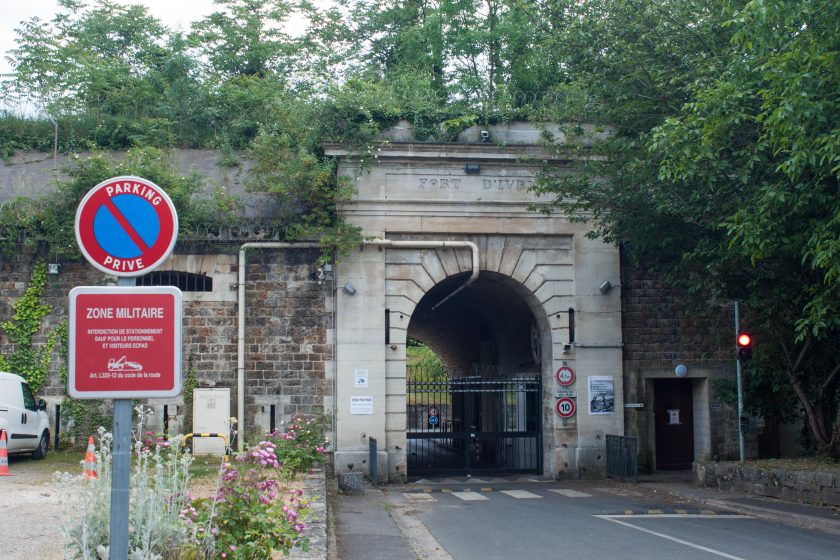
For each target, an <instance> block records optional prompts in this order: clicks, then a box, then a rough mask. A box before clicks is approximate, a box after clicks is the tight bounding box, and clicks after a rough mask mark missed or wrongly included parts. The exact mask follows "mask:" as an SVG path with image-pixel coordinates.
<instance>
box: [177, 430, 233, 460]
mask: <svg viewBox="0 0 840 560" xmlns="http://www.w3.org/2000/svg"><path fill="white" fill-rule="evenodd" d="M197 437H217V438H222V440H223V441H224V442H225V461H230V444H229V443H228V438H227V436H226V435H225V434H217V433H212V432H209V433H208V432H204V433H202V432H191V433H189V434H184V442H183V443H182V444H181V445H182V446H183V447H187V446H188V445H189V444H190V439H192V438H197Z"/></svg>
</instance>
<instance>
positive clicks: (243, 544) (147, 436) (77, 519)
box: [57, 407, 327, 560]
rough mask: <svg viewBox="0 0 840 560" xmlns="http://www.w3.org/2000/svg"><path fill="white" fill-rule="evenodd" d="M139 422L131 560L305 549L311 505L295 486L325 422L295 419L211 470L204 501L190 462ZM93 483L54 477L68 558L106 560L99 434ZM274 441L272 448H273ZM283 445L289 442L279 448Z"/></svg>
mask: <svg viewBox="0 0 840 560" xmlns="http://www.w3.org/2000/svg"><path fill="white" fill-rule="evenodd" d="M136 412H137V415H138V418H139V419H138V423H137V427H136V433H135V441H134V447H133V467H132V472H131V479H130V506H131V507H130V512H129V556H128V558H130V559H135V558H136V559H141V558H142V559H158V560H164V559H166V560H168V559H172V560H174V559H178V558H191V559H193V560H202V559H208V560H209V559H212V558H228V559H231V560H233V559H237V558H242V559H248V560H253V559H266V560H269V559H271V558H274V557H275V555H276V554H277V553H278V552H282V553H284V554H285V553H288V552H289V550H291V549H292V548H294V547H302V548H304V549H306V548H307V547H308V540H307V538H306V535H305V529H306V522H307V517H308V515H309V508H308V498H307V497H305V496H304V495H303V492H302V491H301V490H300V489H299V488H295V487H294V486H293V485H292V484H291V481H293V480H294V478H295V476H296V475H297V474H298V473H299V472H301V471H303V470H306V469H308V468H310V467H311V466H312V465H313V464H315V463H316V462H317V461H318V460H319V459H320V458H321V457H322V456H323V453H324V445H326V444H327V442H326V440H325V439H324V430H325V424H324V423H323V422H321V421H319V420H314V419H307V418H303V417H294V418H292V420H291V423H290V424H289V425H288V427H287V429H286V430H285V431H284V432H283V433H282V434H280V433H278V434H273V435H270V436H267V439H266V440H264V441H262V442H260V443H258V444H257V445H255V446H253V447H252V448H250V449H248V450H247V451H246V452H244V453H242V454H239V455H237V456H236V457H235V459H234V460H233V461H232V462H231V463H217V466H216V469H215V471H216V472H215V477H216V481H215V486H214V488H213V489H212V490H211V491H210V493H209V495H206V496H202V497H196V496H192V495H191V494H190V490H191V476H192V469H191V465H192V463H193V458H192V456H191V455H190V454H189V453H185V452H184V451H183V450H182V449H181V446H180V438H173V439H172V440H170V441H166V440H164V438H163V437H160V436H155V435H154V434H153V433H152V432H149V431H147V430H146V428H145V421H146V418H147V416H148V415H149V414H150V412H151V411H150V410H149V409H147V408H144V407H138V408H137V409H136ZM98 436H99V437H98V439H99V446H98V451H97V453H96V457H97V474H98V477H97V478H96V479H93V480H84V479H83V478H80V477H79V476H78V474H68V473H64V474H61V475H57V481H58V483H59V485H60V488H61V502H62V510H63V511H62V525H61V533H62V535H63V536H64V539H65V541H64V544H65V553H66V555H67V557H68V558H103V559H104V558H108V543H109V537H108V527H109V518H110V517H109V515H110V514H109V512H110V504H111V499H110V493H111V467H112V461H111V444H112V436H111V434H110V433H108V432H107V431H106V430H105V429H104V428H103V429H100V430H99V431H98ZM272 440H273V441H275V442H276V443H275V442H273V441H272ZM283 442H285V443H283Z"/></svg>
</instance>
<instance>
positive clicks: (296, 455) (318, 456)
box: [266, 415, 330, 479]
mask: <svg viewBox="0 0 840 560" xmlns="http://www.w3.org/2000/svg"><path fill="white" fill-rule="evenodd" d="M325 432H326V422H325V421H324V419H322V418H311V417H310V418H308V417H305V416H300V415H298V416H293V417H292V418H291V420H290V422H289V423H288V424H287V425H286V428H285V429H284V430H283V431H282V432H280V431H276V432H274V433H272V434H269V435H268V436H267V438H266V439H267V440H268V441H269V442H270V443H272V444H273V445H274V453H275V455H276V458H277V462H278V464H279V469H280V471H281V473H282V475H283V477H284V478H286V479H290V478H292V477H294V476H295V474H297V473H299V472H304V471H307V470H309V469H310V468H311V467H312V466H313V465H315V464H316V463H318V462H319V461H321V460H322V459H323V457H324V454H325V453H326V452H327V446H328V445H329V444H330V442H329V441H328V440H327V439H326V436H325Z"/></svg>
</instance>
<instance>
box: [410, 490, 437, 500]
mask: <svg viewBox="0 0 840 560" xmlns="http://www.w3.org/2000/svg"><path fill="white" fill-rule="evenodd" d="M403 496H405V499H406V500H408V501H409V502H436V501H437V498H435V497H434V496H432V495H431V494H426V493H425V492H423V493H422V494H421V493H417V492H404V493H403Z"/></svg>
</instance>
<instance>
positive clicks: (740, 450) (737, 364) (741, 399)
mask: <svg viewBox="0 0 840 560" xmlns="http://www.w3.org/2000/svg"><path fill="white" fill-rule="evenodd" d="M739 332H741V319H740V317H739V316H738V302H737V301H736V302H735V339H736V340H737V339H738V333H739ZM735 381H736V383H737V384H738V455H739V457H740V458H741V462H742V463H743V462H744V432H743V430H741V418H743V416H744V393H743V389H742V387H741V360H739V359H738V354H737V352H736V354H735Z"/></svg>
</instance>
